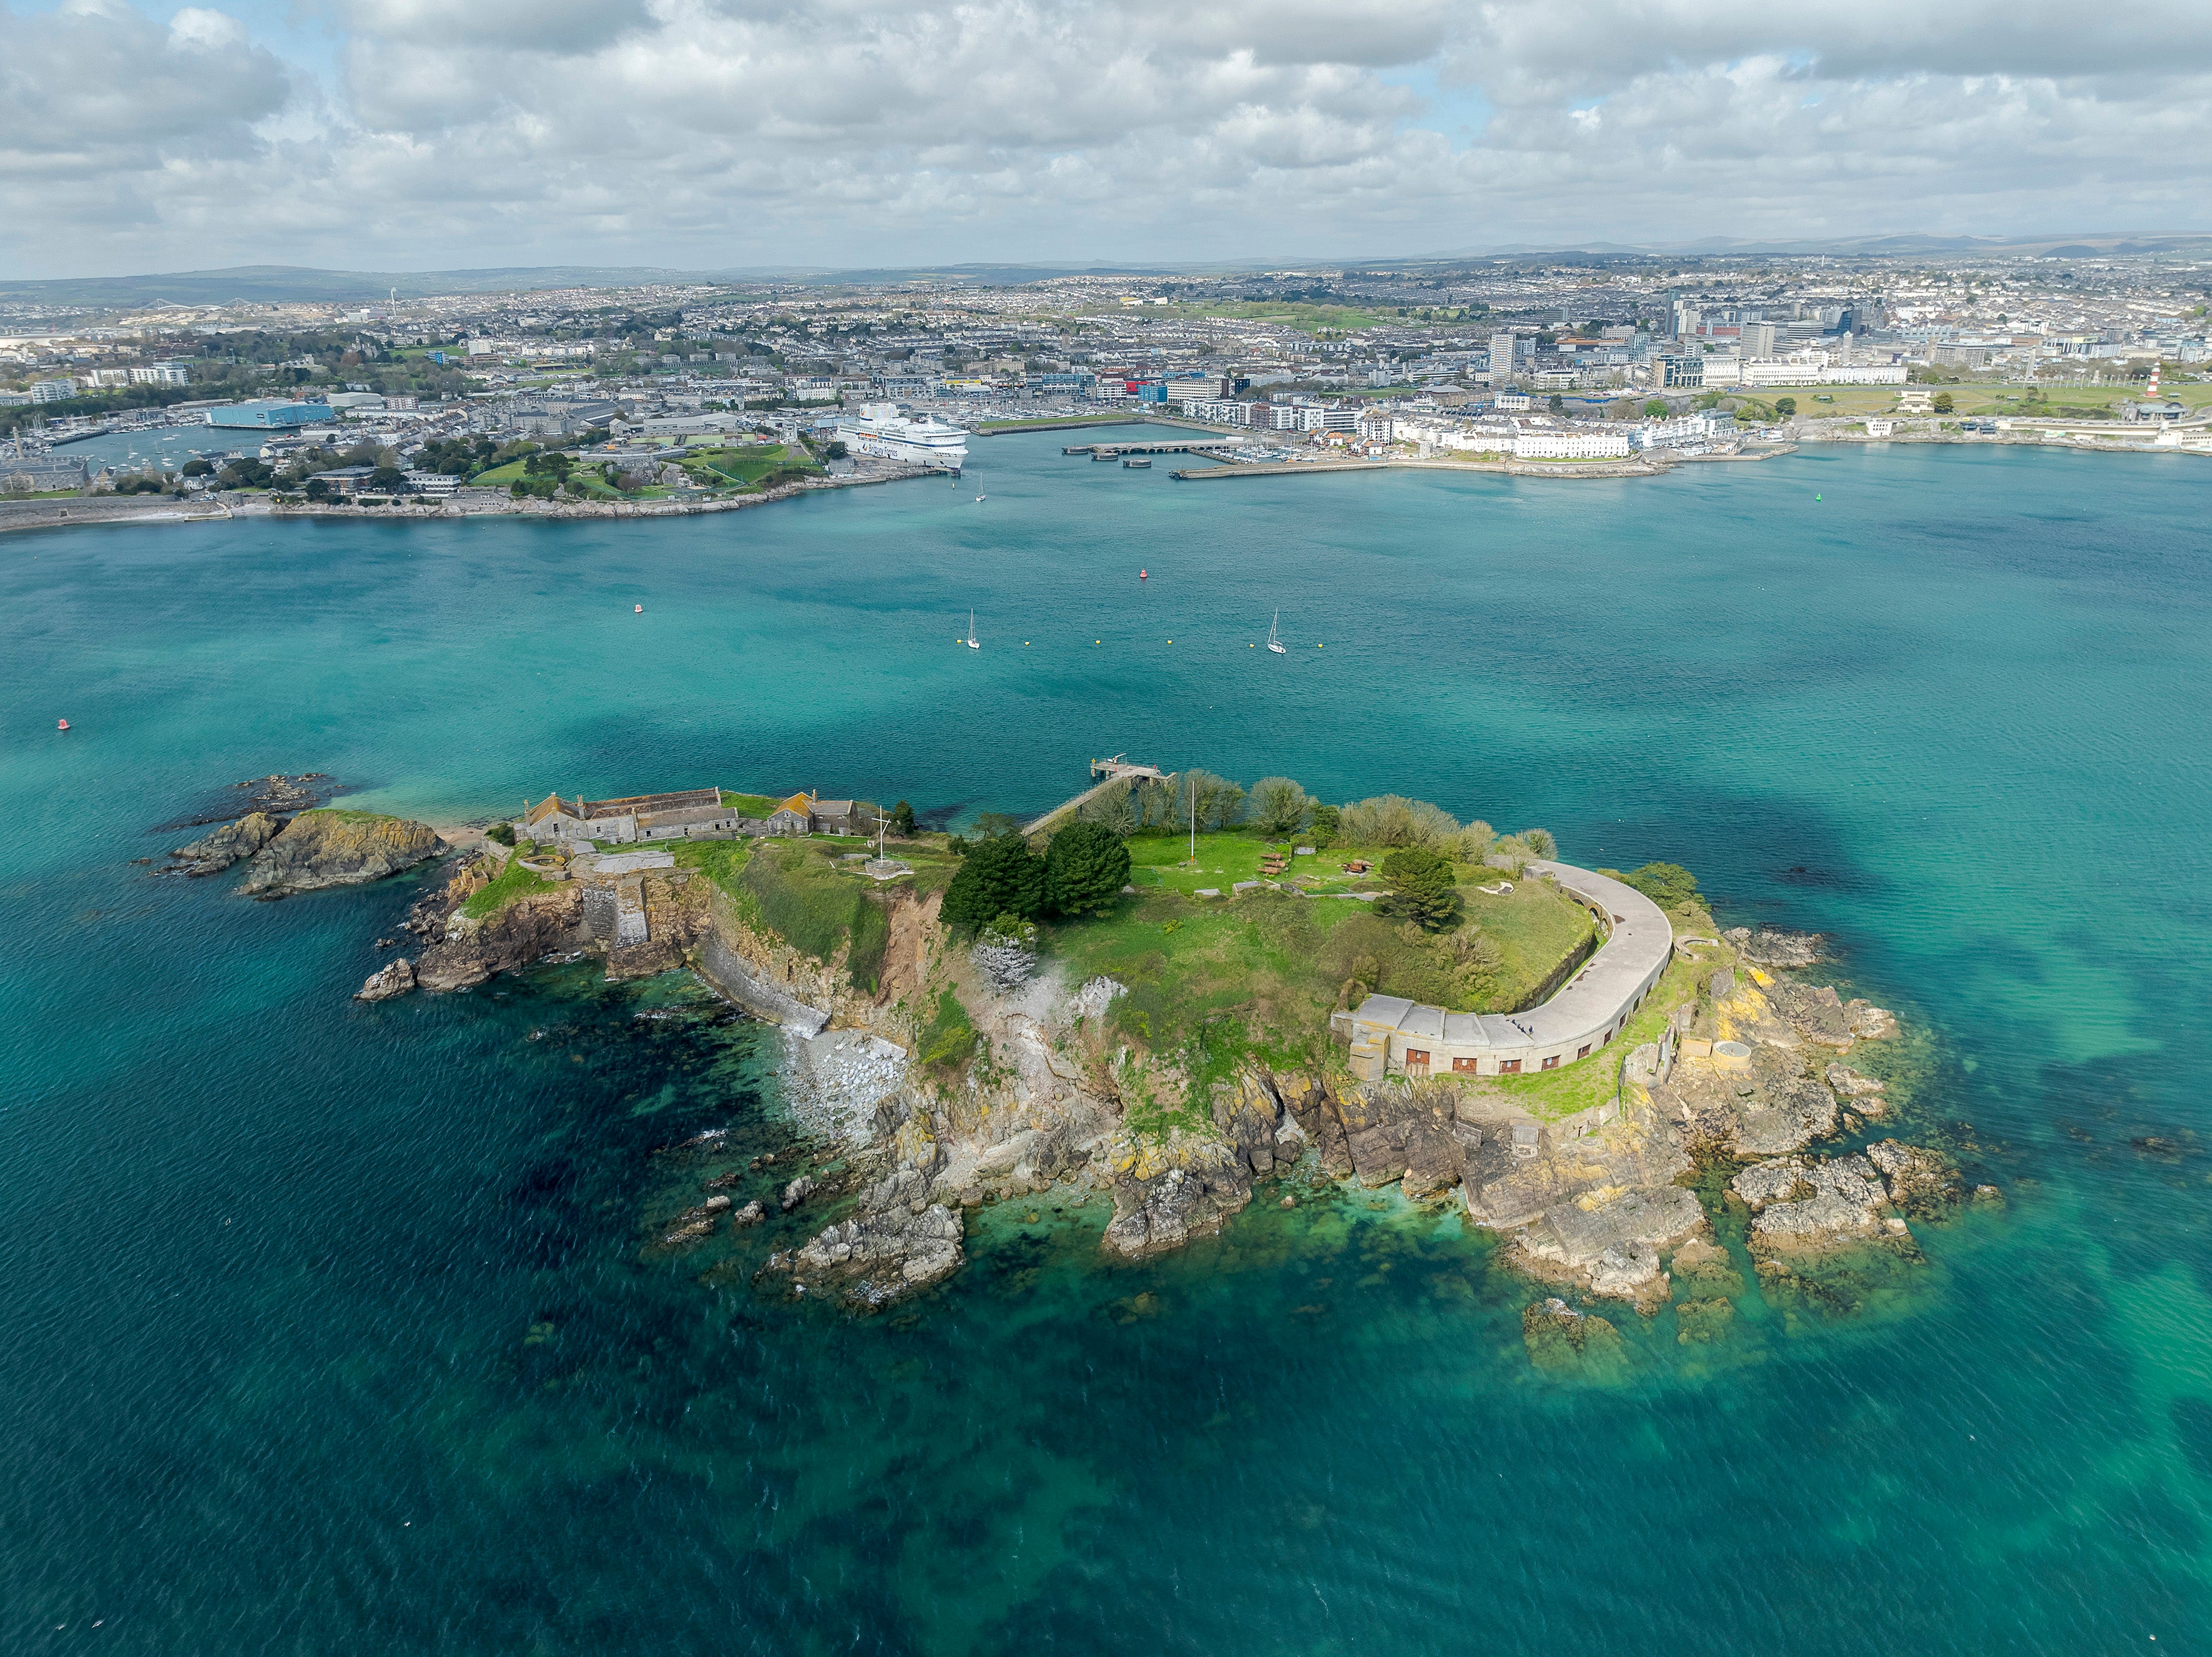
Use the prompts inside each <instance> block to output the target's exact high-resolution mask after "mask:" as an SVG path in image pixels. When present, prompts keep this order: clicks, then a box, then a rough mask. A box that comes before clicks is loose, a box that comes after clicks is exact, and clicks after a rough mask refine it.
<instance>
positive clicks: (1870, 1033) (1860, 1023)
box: [1844, 1000, 1897, 1041]
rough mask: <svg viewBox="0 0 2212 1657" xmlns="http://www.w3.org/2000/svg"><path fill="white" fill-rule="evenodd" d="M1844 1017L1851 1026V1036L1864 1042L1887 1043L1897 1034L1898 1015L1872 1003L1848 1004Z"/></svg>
mask: <svg viewBox="0 0 2212 1657" xmlns="http://www.w3.org/2000/svg"><path fill="white" fill-rule="evenodd" d="M1844 1019H1845V1020H1846V1021H1847V1022H1848V1023H1850V1029H1851V1034H1852V1035H1856V1036H1858V1037H1860V1038H1861V1039H1862V1040H1863V1041H1888V1040H1889V1039H1890V1038H1891V1037H1892V1036H1893V1035H1896V1034H1897V1015H1896V1014H1895V1013H1893V1012H1892V1011H1889V1010H1888V1009H1887V1007H1877V1006H1875V1005H1874V1003H1873V1002H1871V1001H1856V1000H1855V1001H1849V1002H1846V1003H1845V1004H1844Z"/></svg>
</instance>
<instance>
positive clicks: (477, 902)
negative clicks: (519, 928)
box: [461, 857, 554, 920]
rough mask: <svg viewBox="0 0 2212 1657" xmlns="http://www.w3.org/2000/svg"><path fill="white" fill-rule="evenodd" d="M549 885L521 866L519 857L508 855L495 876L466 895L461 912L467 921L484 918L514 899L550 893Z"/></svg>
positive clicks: (542, 878) (545, 880)
mask: <svg viewBox="0 0 2212 1657" xmlns="http://www.w3.org/2000/svg"><path fill="white" fill-rule="evenodd" d="M553 887H554V883H553V882H552V881H550V880H548V879H546V878H545V877H544V876H543V875H538V874H533V873H532V872H531V871H529V870H527V869H526V868H524V867H523V866H522V859H520V858H519V857H510V858H509V859H507V867H506V868H504V869H502V870H501V871H500V872H499V877H498V878H497V879H495V880H494V881H493V882H492V883H491V884H489V886H483V887H480V888H478V889H477V890H475V891H473V892H471V893H470V894H469V897H468V901H466V902H465V903H464V904H462V905H461V913H463V914H464V915H465V916H467V917H468V918H469V919H470V920H489V918H490V917H491V916H493V915H495V914H496V913H499V911H501V909H503V908H505V907H507V905H508V904H510V903H513V902H514V901H516V900H517V899H519V898H526V897H528V896H530V895H532V894H533V893H537V892H550V891H551V890H552V889H553Z"/></svg>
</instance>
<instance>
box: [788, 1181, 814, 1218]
mask: <svg viewBox="0 0 2212 1657" xmlns="http://www.w3.org/2000/svg"><path fill="white" fill-rule="evenodd" d="M814 1191H815V1185H814V1176H813V1175H811V1174H800V1175H799V1177H798V1178H797V1179H795V1180H793V1181H792V1182H791V1183H790V1184H789V1185H787V1186H786V1187H784V1188H783V1196H782V1198H781V1205H782V1208H783V1211H784V1212H785V1213H787V1214H788V1213H790V1212H791V1211H792V1210H793V1209H794V1208H796V1207H798V1206H799V1204H801V1203H803V1202H805V1200H806V1199H808V1198H809V1197H811V1196H812V1195H813V1194H814Z"/></svg>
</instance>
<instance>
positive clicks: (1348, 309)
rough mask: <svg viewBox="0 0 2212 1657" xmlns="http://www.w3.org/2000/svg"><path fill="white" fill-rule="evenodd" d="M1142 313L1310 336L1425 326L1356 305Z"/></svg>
mask: <svg viewBox="0 0 2212 1657" xmlns="http://www.w3.org/2000/svg"><path fill="white" fill-rule="evenodd" d="M1138 314H1139V315H1140V316H1146V317H1152V316H1163V315H1164V316H1170V317H1213V318H1218V319H1222V320H1224V321H1231V322H1274V323H1280V324H1281V325H1283V326H1285V327H1286V328H1296V329H1297V330H1299V331H1301V332H1304V333H1309V334H1318V333H1329V332H1342V331H1345V330H1346V329H1351V328H1376V327H1381V326H1383V325H1390V326H1394V327H1420V326H1422V324H1421V323H1419V322H1417V321H1416V320H1415V319H1413V318H1411V317H1401V316H1400V315H1398V314H1397V313H1395V311H1370V310H1368V309H1366V308H1364V307H1360V306H1353V305H1305V304H1301V303H1297V302H1280V303H1272V304H1271V303H1268V302H1267V301H1264V300H1230V301H1227V302H1225V303H1221V304H1215V305H1147V306H1145V307H1142V308H1141V309H1140V310H1139V312H1138ZM1435 326H1438V327H1443V326H1459V325H1458V324H1441V323H1440V324H1436V325H1435Z"/></svg>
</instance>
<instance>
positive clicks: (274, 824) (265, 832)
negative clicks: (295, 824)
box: [169, 811, 284, 875]
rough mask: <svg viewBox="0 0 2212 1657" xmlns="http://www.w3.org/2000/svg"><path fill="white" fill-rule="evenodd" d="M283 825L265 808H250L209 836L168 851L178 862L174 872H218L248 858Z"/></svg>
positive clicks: (206, 873) (279, 830) (202, 873)
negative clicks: (235, 820)
mask: <svg viewBox="0 0 2212 1657" xmlns="http://www.w3.org/2000/svg"><path fill="white" fill-rule="evenodd" d="M283 827H284V825H283V823H282V822H279V821H277V819H276V818H275V817H272V816H270V815H269V814H268V813H267V812H266V811H253V812H250V813H248V814H247V815H246V816H242V817H240V819H239V820H238V821H237V822H227V823H225V824H223V826H222V828H220V829H216V831H215V832H214V833H213V834H211V835H202V836H201V837H200V838H199V839H197V840H196V841H193V842H192V843H191V845H189V846H179V847H177V849H176V850H175V851H173V852H172V853H169V855H170V856H171V857H173V858H174V859H176V860H177V861H176V864H175V866H174V868H173V870H172V871H171V872H173V873H183V874H187V875H219V874H221V873H222V871H224V870H226V869H228V868H229V867H230V865H232V864H234V863H235V862H237V861H238V860H239V859H240V858H250V857H252V855H253V854H254V853H256V852H258V851H259V850H260V849H261V848H262V847H264V846H266V845H268V844H269V842H270V841H272V840H274V839H276V836H277V835H278V834H279V833H280V832H282V830H283Z"/></svg>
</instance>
